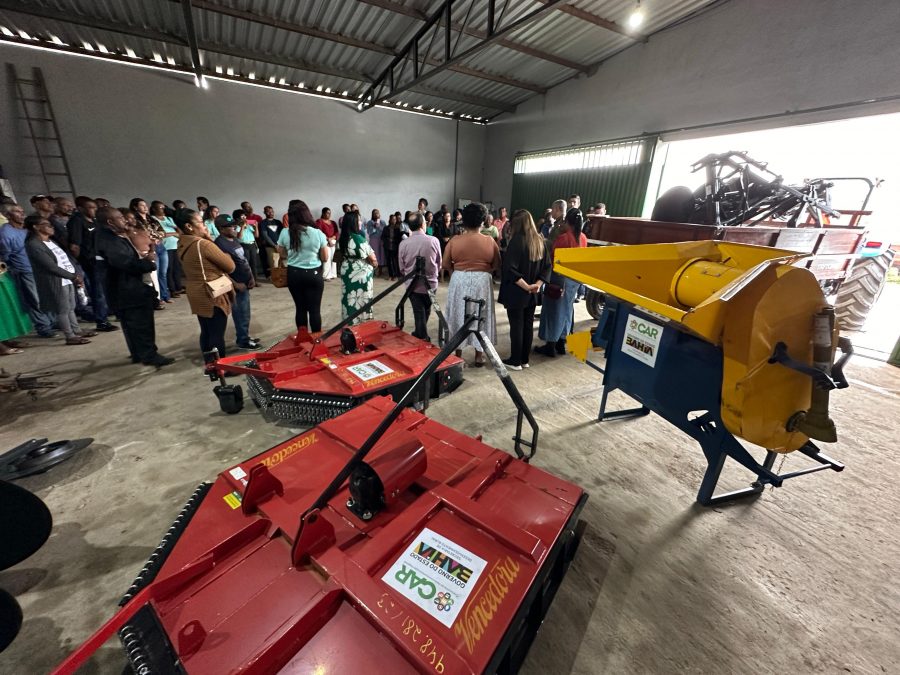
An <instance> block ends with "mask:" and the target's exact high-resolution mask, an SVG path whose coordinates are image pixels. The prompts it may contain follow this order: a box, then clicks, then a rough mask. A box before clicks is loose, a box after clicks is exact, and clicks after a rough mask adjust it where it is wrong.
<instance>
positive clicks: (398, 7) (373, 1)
mask: <svg viewBox="0 0 900 675" xmlns="http://www.w3.org/2000/svg"><path fill="white" fill-rule="evenodd" d="M358 1H359V2H361V3H363V4H365V5H371V6H373V7H378V8H379V9H384V10H387V11H388V12H394V13H395V14H402V15H403V16H408V17H410V18H411V19H418V20H419V21H427V20H428V15H427V14H426V13H425V12H423V11H422V10H420V9H416V8H415V7H410V6H408V5H403V4H401V3H399V2H397V0H358ZM450 29H451V30H454V31H456V32H457V33H464V34H465V35H468V36H469V37H474V38H478V39H479V40H483V39H484V38H485V37H487V33H486V32H485V31H482V30H478V29H475V28H468V27H466V26H463V25H461V24H459V23H456V22H452V23H451V24H450ZM497 44H498V45H499V46H501V47H505V48H507V49H512V50H514V51H517V52H521V53H522V54H527V55H528V56H533V57H534V58H536V59H543V60H544V61H549V62H551V63H555V64H557V65H559V66H563V67H564V68H569V69H571V70H575V71H578V72H580V73H589V72H591V67H590V66H587V65H584V64H581V63H577V62H575V61H572V60H570V59H566V58H563V57H562V56H557V55H556V54H551V53H549V52H545V51H544V50H542V49H535V48H534V47H529V46H527V45H524V44H522V43H520V42H514V41H512V40H507V39H502V40H498V41H497Z"/></svg>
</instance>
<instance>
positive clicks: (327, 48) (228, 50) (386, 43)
mask: <svg viewBox="0 0 900 675" xmlns="http://www.w3.org/2000/svg"><path fill="white" fill-rule="evenodd" d="M193 2H194V23H195V27H196V32H197V40H198V42H199V46H200V50H201V61H202V64H203V68H204V69H205V70H206V72H209V73H211V74H215V73H217V72H219V73H222V74H226V75H227V74H229V73H232V74H233V76H234V77H243V78H245V79H253V80H255V81H257V82H259V83H268V82H269V80H270V78H275V83H276V84H277V83H280V82H281V81H282V79H283V80H284V84H285V85H289V86H293V87H297V85H299V84H300V83H303V84H304V85H305V86H306V87H307V88H313V90H315V87H317V86H319V85H321V86H322V88H323V91H324V90H325V89H331V90H332V92H338V93H343V92H344V91H346V92H347V98H349V99H354V100H355V99H358V98H360V97H361V96H362V95H363V93H364V92H365V91H366V89H367V87H368V85H369V83H370V82H371V81H372V80H374V79H375V78H377V77H378V76H379V75H380V74H381V73H382V72H383V71H384V69H385V68H386V67H387V66H388V64H389V63H390V62H391V60H392V58H393V55H394V54H395V53H396V52H397V51H399V50H400V49H402V48H403V47H404V46H405V45H406V44H407V43H408V42H409V40H410V39H412V37H413V36H414V35H415V33H416V31H418V30H419V29H420V28H421V26H422V25H423V24H422V21H421V20H420V19H419V18H416V17H422V16H430V15H432V14H433V13H434V12H435V11H437V10H438V9H439V8H440V7H441V6H442V4H443V2H442V0H427V1H424V0H305V1H303V2H292V1H290V0H193ZM710 3H711V0H641V3H640V7H641V9H642V11H643V13H644V15H645V21H644V23H643V25H642V26H641V27H640V31H641V34H642V35H649V34H652V33H653V32H655V31H657V30H660V29H662V28H664V27H666V26H668V25H670V24H672V23H674V22H676V21H679V20H681V19H683V18H684V17H686V16H687V15H689V14H691V13H692V12H694V11H696V10H698V9H700V8H702V7H704V6H706V5H708V4H710ZM543 4H544V2H541V1H540V0H497V1H496V17H495V23H496V25H497V26H498V27H499V28H500V29H502V28H503V27H505V26H508V25H510V23H512V22H514V21H516V20H519V19H521V18H522V17H524V16H526V15H527V14H529V13H530V12H532V11H534V10H536V9H539V8H541V7H542V6H543ZM379 5H380V6H379ZM635 7H636V0H574V1H573V2H569V3H564V6H557V7H556V8H553V9H548V10H547V11H545V12H543V13H542V14H541V15H540V16H538V17H537V18H534V19H533V20H531V21H530V22H528V23H527V24H525V25H523V26H521V27H519V28H517V29H516V30H514V31H512V32H510V33H509V34H507V35H505V36H504V38H505V40H507V41H509V42H511V43H515V45H513V47H515V46H516V45H518V46H520V47H521V48H520V49H515V48H510V46H508V45H507V46H503V44H500V43H497V42H495V43H493V44H490V45H488V46H486V47H483V48H481V49H480V50H478V51H475V52H473V53H472V54H471V55H470V56H468V57H466V58H465V59H463V60H461V61H460V62H459V64H458V66H457V67H456V68H448V69H445V70H443V71H442V72H440V73H436V74H434V75H432V76H430V77H428V78H426V79H425V80H423V81H422V82H421V83H420V84H419V85H418V86H416V87H414V88H412V89H411V90H408V91H405V92H403V93H400V94H395V95H394V96H393V97H391V101H390V104H391V105H395V103H396V102H400V104H401V105H403V104H407V105H408V107H410V108H415V107H417V106H421V109H422V110H424V111H428V110H430V109H432V108H433V109H434V110H435V111H437V110H441V111H443V113H447V112H453V113H455V115H457V116H458V115H467V116H471V117H472V118H490V117H493V116H494V115H496V114H498V113H499V112H500V111H502V110H505V109H510V108H511V107H514V106H515V105H517V104H519V103H521V102H522V101H524V100H526V99H528V98H531V97H532V96H535V95H538V93H537V92H536V91H534V90H535V89H549V88H551V87H553V86H555V85H557V84H559V83H561V82H563V81H565V80H567V79H569V78H570V77H572V76H573V75H575V74H576V72H577V71H575V70H573V69H572V68H569V67H566V66H565V65H561V64H560V63H558V62H556V61H554V60H551V59H550V58H541V56H540V55H539V54H538V55H535V54H534V53H533V51H534V50H537V51H538V52H541V53H543V54H546V55H550V56H551V57H559V58H562V59H565V60H568V61H569V62H574V63H575V64H576V65H578V66H580V67H587V66H590V65H593V64H596V63H599V62H601V61H603V60H604V59H606V58H608V57H609V56H611V55H613V54H615V53H616V52H618V51H620V50H621V49H623V48H625V47H627V46H629V45H631V44H633V43H634V41H635V40H634V39H633V38H631V37H627V36H625V35H622V34H620V33H619V32H615V31H614V30H610V29H608V28H605V27H603V26H601V25H597V24H598V23H600V24H603V23H604V22H615V24H618V26H625V25H626V24H627V22H628V18H629V16H630V15H631V14H632V12H633V11H634V10H635ZM16 10H18V11H16ZM585 12H586V13H588V14H589V15H593V17H598V18H599V20H598V21H592V20H591V17H590V16H584V13H585ZM410 13H412V14H414V15H415V16H409V15H408V14H410ZM452 21H453V23H454V24H461V25H463V26H464V28H465V31H464V32H456V31H454V32H453V33H452V36H453V49H454V52H453V53H454V54H461V53H463V52H465V51H466V50H469V49H473V48H475V47H477V46H478V45H479V43H480V42H481V39H480V38H479V37H478V36H477V35H476V36H473V35H471V34H469V33H471V32H477V31H482V32H483V31H485V30H486V28H487V22H488V3H487V2H485V1H484V0H458V1H457V2H455V3H454V5H453V16H452ZM2 28H6V29H7V30H8V31H10V32H11V33H13V34H14V36H19V35H20V31H24V32H25V34H27V35H29V36H31V37H37V38H39V39H42V40H51V39H52V36H55V37H56V38H57V43H58V42H59V41H62V42H64V43H66V44H68V45H71V48H75V49H80V50H81V49H91V50H93V53H94V54H96V55H102V54H103V51H102V50H103V49H105V50H106V51H107V52H112V53H117V54H128V55H129V56H132V54H133V55H134V57H135V58H137V59H146V60H149V61H150V62H153V61H154V60H155V61H156V62H159V61H160V60H162V61H163V62H167V63H174V64H175V65H177V66H179V67H183V68H189V67H191V58H190V50H189V49H188V47H187V38H186V30H185V26H184V17H183V13H182V7H181V3H180V2H178V1H177V0H30V2H29V3H27V6H25V5H22V4H20V3H17V2H16V1H15V0H0V29H2ZM0 39H3V36H2V35H0ZM442 39H443V33H441V34H439V35H438V36H437V39H435V40H434V41H433V42H431V49H430V50H429V45H428V42H427V41H423V42H422V43H420V56H422V55H424V54H425V53H426V52H427V53H428V54H429V55H430V56H431V59H432V63H436V64H439V63H441V61H442V58H443V44H442ZM101 46H102V48H101ZM129 50H130V52H129ZM526 52H532V53H526ZM460 71H464V72H460Z"/></svg>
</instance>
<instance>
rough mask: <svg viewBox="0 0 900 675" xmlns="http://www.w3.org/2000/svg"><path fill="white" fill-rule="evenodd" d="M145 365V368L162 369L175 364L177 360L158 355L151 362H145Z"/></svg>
mask: <svg viewBox="0 0 900 675" xmlns="http://www.w3.org/2000/svg"><path fill="white" fill-rule="evenodd" d="M143 363H144V365H145V366H156V367H157V368H162V367H163V366H168V365H169V364H170V363H175V359H173V358H170V357H168V356H163V355H162V354H157V355H156V356H154V357H153V358H152V359H150V360H149V361H144V362H143Z"/></svg>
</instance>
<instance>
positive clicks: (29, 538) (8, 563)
mask: <svg viewBox="0 0 900 675" xmlns="http://www.w3.org/2000/svg"><path fill="white" fill-rule="evenodd" d="M0 513H2V514H3V517H2V518H0V570H5V569H6V568H8V567H12V566H13V565H16V564H18V563H20V562H22V561H23V560H25V558H27V557H28V556H30V555H31V554H33V553H34V552H35V551H37V550H38V549H39V548H40V547H41V546H43V545H44V542H45V541H47V537H49V536H50V530H51V529H53V517H52V516H51V515H50V509H48V508H47V505H46V504H44V502H43V501H41V498H40V497H38V496H37V495H35V494H33V493H31V492H29V491H28V490H26V489H25V488H23V487H19V486H18V485H14V484H13V483H8V482H6V481H0Z"/></svg>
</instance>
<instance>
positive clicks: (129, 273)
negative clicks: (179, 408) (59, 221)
mask: <svg viewBox="0 0 900 675" xmlns="http://www.w3.org/2000/svg"><path fill="white" fill-rule="evenodd" d="M96 220H97V232H96V235H95V236H96V252H97V258H98V263H102V264H103V265H104V266H105V271H106V297H107V299H108V300H109V304H110V306H111V307H112V308H113V309H114V310H115V312H116V315H117V316H118V317H119V321H120V322H121V324H122V332H123V333H124V334H125V343H126V344H127V345H128V351H129V352H130V353H131V362H132V363H143V364H144V365H148V366H156V367H157V368H162V367H163V366H167V365H169V364H170V363H172V362H174V361H175V359H171V358H168V357H166V356H163V355H161V354H160V353H159V352H158V351H157V348H156V325H155V323H154V316H153V311H154V307H155V306H156V291H155V290H154V289H153V285H152V282H151V281H150V272H152V271H153V270H155V269H156V260H155V258H156V253H155V251H154V250H153V249H152V247H151V249H150V250H149V251H148V252H146V253H143V254H142V253H138V250H137V249H136V248H135V247H134V245H133V244H132V243H131V240H130V239H129V238H128V229H127V224H126V222H125V216H123V215H122V213H121V212H120V211H119V210H118V209H114V208H112V207H105V208H102V209H100V210H98V211H97V219H96Z"/></svg>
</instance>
